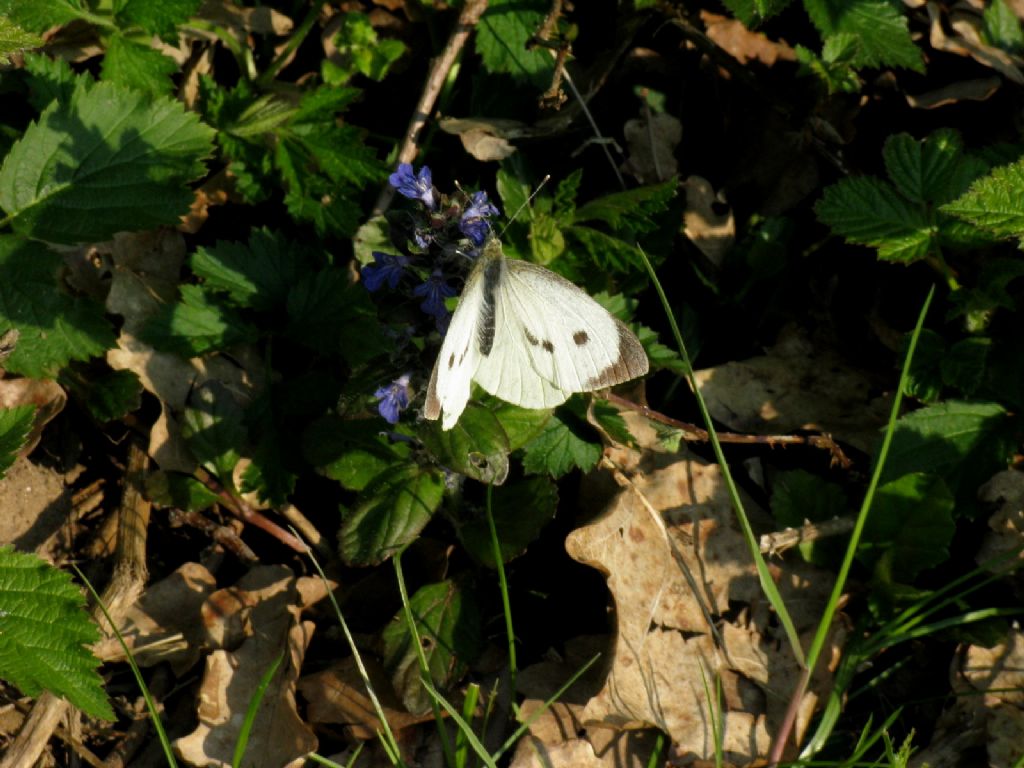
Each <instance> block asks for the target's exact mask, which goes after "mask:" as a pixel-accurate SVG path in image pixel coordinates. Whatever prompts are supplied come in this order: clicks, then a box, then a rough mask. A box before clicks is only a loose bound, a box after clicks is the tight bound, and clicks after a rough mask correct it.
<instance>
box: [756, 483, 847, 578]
mask: <svg viewBox="0 0 1024 768" xmlns="http://www.w3.org/2000/svg"><path fill="white" fill-rule="evenodd" d="M771 509H772V515H773V516H774V517H775V521H776V522H777V523H778V524H779V525H780V526H783V527H787V528H799V527H800V526H802V525H803V524H804V523H806V522H807V521H808V520H809V521H811V522H812V523H820V522H824V521H826V520H832V519H833V518H836V517H841V516H843V515H845V514H847V513H848V512H849V501H848V500H847V498H846V494H845V493H844V492H843V489H842V488H841V487H839V486H838V485H836V484H835V483H830V482H828V481H827V480H823V479H822V478H820V477H818V476H817V475H812V474H811V473H810V472H805V471H804V470H802V469H797V470H793V471H791V472H780V473H779V474H778V476H776V478H775V481H774V482H773V483H772V498H771ZM797 547H798V548H799V550H800V555H801V556H802V557H803V558H804V560H806V561H807V562H809V563H814V564H815V565H820V566H822V567H829V566H832V565H833V564H835V563H836V562H837V558H838V560H842V556H843V552H844V551H845V550H846V539H845V538H844V537H838V536H833V537H831V538H826V539H822V540H819V541H805V542H802V543H800V544H798V545H797Z"/></svg>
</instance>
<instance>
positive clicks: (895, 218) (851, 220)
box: [814, 176, 938, 262]
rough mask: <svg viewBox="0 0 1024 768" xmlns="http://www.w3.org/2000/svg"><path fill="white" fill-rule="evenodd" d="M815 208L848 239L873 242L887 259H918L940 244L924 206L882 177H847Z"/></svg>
mask: <svg viewBox="0 0 1024 768" xmlns="http://www.w3.org/2000/svg"><path fill="white" fill-rule="evenodd" d="M814 211H815V213H816V214H817V215H818V219H819V220H820V221H821V222H822V223H823V224H825V225H827V226H829V227H831V228H832V229H833V230H835V232H836V233H837V234H839V235H841V236H842V237H843V238H845V239H846V241H847V242H849V243H856V244H858V245H870V246H873V247H875V248H877V249H878V256H879V258H881V259H885V260H887V261H901V262H911V261H917V260H919V259H923V258H924V257H925V256H927V255H928V253H929V252H930V251H931V250H932V249H933V248H934V247H935V245H936V237H937V236H938V230H937V228H936V227H935V226H934V224H933V223H932V222H931V221H929V220H928V217H927V216H926V214H925V212H924V211H923V209H922V208H921V207H920V206H916V205H914V204H912V203H911V202H910V201H909V200H907V199H906V198H904V197H902V196H901V195H900V194H899V193H898V192H897V191H896V190H895V189H894V188H893V187H892V185H891V184H888V183H886V182H884V181H882V180H881V179H873V178H866V177H863V176H862V177H857V178H848V179H843V180H841V181H839V182H837V183H836V184H833V185H832V186H830V187H828V188H827V189H826V190H825V193H824V195H822V198H821V200H819V201H818V203H817V205H815V206H814Z"/></svg>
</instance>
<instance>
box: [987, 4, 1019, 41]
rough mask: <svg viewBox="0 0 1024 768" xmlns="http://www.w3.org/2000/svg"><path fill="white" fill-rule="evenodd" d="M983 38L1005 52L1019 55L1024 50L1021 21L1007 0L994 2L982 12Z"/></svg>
mask: <svg viewBox="0 0 1024 768" xmlns="http://www.w3.org/2000/svg"><path fill="white" fill-rule="evenodd" d="M981 18H982V22H983V26H982V38H983V39H984V40H985V41H986V42H987V43H988V44H989V45H994V46H996V47H997V48H1002V49H1003V50H1004V51H1009V52H1011V53H1018V52H1020V50H1021V49H1024V31H1022V30H1021V26H1020V19H1018V18H1017V14H1015V13H1014V12H1013V10H1012V9H1011V8H1010V5H1009V3H1007V2H1006V0H992V2H991V3H989V5H988V7H987V8H985V10H984V11H982V17H981Z"/></svg>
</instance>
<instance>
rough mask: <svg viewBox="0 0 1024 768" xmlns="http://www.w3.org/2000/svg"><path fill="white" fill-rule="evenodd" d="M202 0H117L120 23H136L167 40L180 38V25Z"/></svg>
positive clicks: (115, 5) (171, 40) (116, 9)
mask: <svg viewBox="0 0 1024 768" xmlns="http://www.w3.org/2000/svg"><path fill="white" fill-rule="evenodd" d="M200 3H201V0H115V2H114V15H115V17H116V18H117V21H118V24H120V25H121V26H128V25H130V24H135V25H138V26H139V27H141V28H142V29H143V30H144V31H146V32H149V33H150V34H152V35H158V36H159V37H161V38H162V39H163V40H165V41H167V42H176V41H177V39H178V25H179V24H181V23H183V22H185V21H188V19H189V17H191V16H192V15H193V14H194V13H195V12H196V11H198V10H199V5H200Z"/></svg>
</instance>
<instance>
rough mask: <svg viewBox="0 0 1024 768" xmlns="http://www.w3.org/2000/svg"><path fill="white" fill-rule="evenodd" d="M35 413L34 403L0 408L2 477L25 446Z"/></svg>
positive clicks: (0, 471)
mask: <svg viewBox="0 0 1024 768" xmlns="http://www.w3.org/2000/svg"><path fill="white" fill-rule="evenodd" d="M35 414H36V409H35V406H33V405H19V406H18V407H16V408H0V479H2V478H3V476H4V475H5V474H7V470H8V469H10V468H11V465H12V464H13V463H14V461H15V459H17V458H18V451H20V450H21V449H22V448H24V447H25V441H26V440H27V439H28V433H29V432H30V431H31V430H32V424H33V423H34V419H35Z"/></svg>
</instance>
